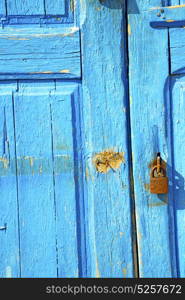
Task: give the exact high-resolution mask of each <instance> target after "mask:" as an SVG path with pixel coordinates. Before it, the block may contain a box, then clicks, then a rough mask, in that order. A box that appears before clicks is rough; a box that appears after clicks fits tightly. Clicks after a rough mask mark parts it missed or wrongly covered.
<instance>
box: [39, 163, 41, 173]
mask: <svg viewBox="0 0 185 300" xmlns="http://www.w3.org/2000/svg"><path fill="white" fill-rule="evenodd" d="M39 173H40V174H42V165H40V166H39Z"/></svg>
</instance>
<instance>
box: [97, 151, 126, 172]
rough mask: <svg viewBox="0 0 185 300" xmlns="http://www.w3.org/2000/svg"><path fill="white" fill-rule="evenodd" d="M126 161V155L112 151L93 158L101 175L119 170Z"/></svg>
mask: <svg viewBox="0 0 185 300" xmlns="http://www.w3.org/2000/svg"><path fill="white" fill-rule="evenodd" d="M124 161H125V160H124V153H123V152H115V151H113V150H112V149H107V150H105V151H102V152H100V153H98V154H96V155H95V156H94V157H93V164H94V166H95V167H96V170H97V171H98V172H100V173H107V172H108V171H109V170H110V169H112V170H115V169H118V168H119V167H120V165H121V164H122V163H123V162H124Z"/></svg>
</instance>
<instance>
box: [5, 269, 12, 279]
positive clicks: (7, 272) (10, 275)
mask: <svg viewBox="0 0 185 300" xmlns="http://www.w3.org/2000/svg"><path fill="white" fill-rule="evenodd" d="M5 273H6V278H11V277H12V268H11V267H10V266H7V267H6V271H5Z"/></svg>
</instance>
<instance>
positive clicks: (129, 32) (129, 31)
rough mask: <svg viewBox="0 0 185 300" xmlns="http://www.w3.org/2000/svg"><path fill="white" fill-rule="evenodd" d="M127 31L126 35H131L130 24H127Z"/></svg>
mask: <svg viewBox="0 0 185 300" xmlns="http://www.w3.org/2000/svg"><path fill="white" fill-rule="evenodd" d="M127 30H128V35H131V26H130V24H128V28H127Z"/></svg>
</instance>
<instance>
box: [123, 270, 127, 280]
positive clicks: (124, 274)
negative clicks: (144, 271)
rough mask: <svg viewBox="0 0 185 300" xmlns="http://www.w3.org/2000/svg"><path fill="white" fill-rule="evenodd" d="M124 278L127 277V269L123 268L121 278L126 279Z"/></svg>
mask: <svg viewBox="0 0 185 300" xmlns="http://www.w3.org/2000/svg"><path fill="white" fill-rule="evenodd" d="M126 277H127V269H126V268H123V278H126Z"/></svg>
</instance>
